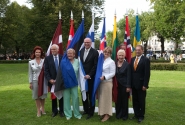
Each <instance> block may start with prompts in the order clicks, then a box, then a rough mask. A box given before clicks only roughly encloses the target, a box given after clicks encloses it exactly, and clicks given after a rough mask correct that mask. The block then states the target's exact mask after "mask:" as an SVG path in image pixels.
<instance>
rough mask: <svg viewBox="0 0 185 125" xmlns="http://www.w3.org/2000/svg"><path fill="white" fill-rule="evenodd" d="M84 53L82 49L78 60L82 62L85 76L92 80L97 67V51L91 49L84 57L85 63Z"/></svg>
mask: <svg viewBox="0 0 185 125" xmlns="http://www.w3.org/2000/svg"><path fill="white" fill-rule="evenodd" d="M84 51H85V48H83V49H82V50H81V51H80V60H81V62H82V65H83V68H84V71H85V74H86V75H89V76H90V77H91V79H94V76H95V73H96V67H97V63H98V56H99V54H98V51H97V50H95V49H93V48H91V49H90V50H89V53H88V55H87V57H86V60H85V62H84V60H83V56H84Z"/></svg>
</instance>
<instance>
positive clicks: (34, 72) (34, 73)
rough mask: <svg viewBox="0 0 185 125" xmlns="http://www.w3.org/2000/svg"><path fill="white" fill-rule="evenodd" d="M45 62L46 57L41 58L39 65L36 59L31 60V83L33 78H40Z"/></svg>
mask: <svg viewBox="0 0 185 125" xmlns="http://www.w3.org/2000/svg"><path fill="white" fill-rule="evenodd" d="M43 63H44V59H41V61H40V64H39V65H38V64H37V62H36V60H35V59H33V60H30V61H29V66H28V67H29V68H28V75H29V83H31V82H32V81H33V80H38V77H39V74H40V72H41V69H42V65H43Z"/></svg>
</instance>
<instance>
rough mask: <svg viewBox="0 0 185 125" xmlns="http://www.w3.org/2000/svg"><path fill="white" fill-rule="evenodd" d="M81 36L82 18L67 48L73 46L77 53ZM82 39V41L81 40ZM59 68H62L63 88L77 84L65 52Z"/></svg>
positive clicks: (82, 30) (82, 28) (82, 32)
mask: <svg viewBox="0 0 185 125" xmlns="http://www.w3.org/2000/svg"><path fill="white" fill-rule="evenodd" d="M83 36H84V20H82V22H81V24H80V26H79V27H78V29H77V31H76V33H75V35H74V37H73V39H72V41H71V43H70V44H69V46H68V48H67V49H69V48H74V49H75V50H76V53H77V54H78V51H79V48H80V46H81V44H82V42H83ZM81 41H82V42H81ZM60 68H61V70H62V77H63V80H64V87H65V88H72V87H74V86H77V85H78V81H77V78H76V75H75V72H74V69H73V66H72V64H71V62H70V61H69V59H68V57H67V54H66V53H65V54H64V56H63V58H62V61H61V64H60Z"/></svg>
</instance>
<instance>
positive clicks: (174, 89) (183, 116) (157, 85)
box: [0, 64, 185, 125]
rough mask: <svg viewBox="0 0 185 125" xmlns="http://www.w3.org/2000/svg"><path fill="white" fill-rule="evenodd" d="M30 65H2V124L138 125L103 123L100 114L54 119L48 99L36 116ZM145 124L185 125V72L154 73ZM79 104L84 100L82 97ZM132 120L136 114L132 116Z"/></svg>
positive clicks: (119, 122)
mask: <svg viewBox="0 0 185 125" xmlns="http://www.w3.org/2000/svg"><path fill="white" fill-rule="evenodd" d="M27 74H28V65H27V64H0V125H42V124H50V125H54V124H65V125H72V124H77V125H86V124H88V125H99V124H100V125H101V124H102V125H103V124H107V125H112V124H115V125H121V124H125V125H135V124H137V121H136V120H127V121H122V120H117V119H116V118H115V115H114V116H113V117H111V119H110V120H108V121H107V122H105V123H101V122H100V120H99V116H98V115H97V113H96V114H95V115H94V116H93V118H91V119H89V120H85V116H83V117H82V119H81V120H78V119H75V118H72V119H71V120H69V121H67V120H66V119H65V118H60V117H59V116H56V117H55V118H52V117H51V100H50V98H49V94H48V98H47V99H46V104H45V106H46V107H45V108H46V109H45V110H46V113H47V114H46V115H45V116H42V117H40V118H37V117H36V106H35V102H34V100H32V97H31V90H29V84H28V75H27ZM149 87H150V88H149V89H148V91H147V100H146V114H145V120H144V121H143V123H142V124H143V125H174V124H175V125H183V124H184V123H185V106H184V105H185V103H184V102H185V101H184V100H185V72H182V71H151V79H150V84H149ZM80 104H82V103H81V98H80ZM129 116H130V117H132V116H133V114H130V115H129Z"/></svg>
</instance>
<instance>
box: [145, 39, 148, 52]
mask: <svg viewBox="0 0 185 125" xmlns="http://www.w3.org/2000/svg"><path fill="white" fill-rule="evenodd" d="M145 42H146V44H144V56H146V53H147V46H148V42H147V41H145Z"/></svg>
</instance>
